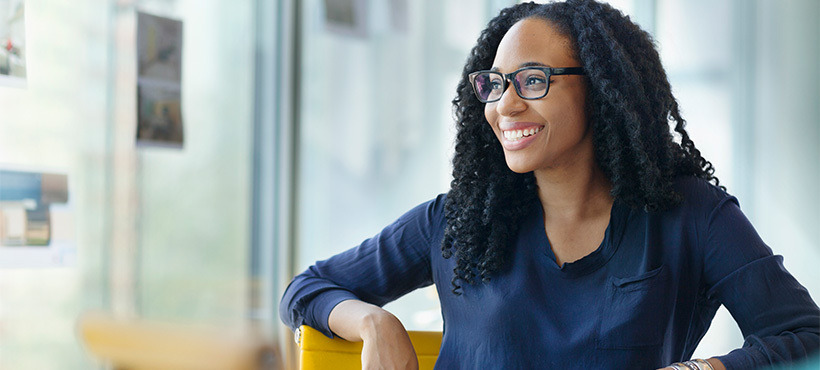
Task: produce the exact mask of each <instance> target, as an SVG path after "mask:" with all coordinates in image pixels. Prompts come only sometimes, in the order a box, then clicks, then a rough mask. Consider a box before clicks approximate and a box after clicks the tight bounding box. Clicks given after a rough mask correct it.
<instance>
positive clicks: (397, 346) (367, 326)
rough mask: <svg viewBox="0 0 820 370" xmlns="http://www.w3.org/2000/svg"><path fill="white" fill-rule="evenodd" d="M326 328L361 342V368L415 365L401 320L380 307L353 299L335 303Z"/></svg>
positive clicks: (405, 367)
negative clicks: (328, 327)
mask: <svg viewBox="0 0 820 370" xmlns="http://www.w3.org/2000/svg"><path fill="white" fill-rule="evenodd" d="M328 324H329V326H330V330H332V331H333V332H334V333H336V335H338V336H340V337H342V338H344V339H347V340H349V341H353V342H355V341H360V340H361V341H364V343H363V347H362V369H411V370H416V369H418V368H419V364H418V359H417V358H416V351H415V349H413V344H412V343H410V337H409V336H408V335H407V330H405V329H404V326H403V325H402V324H401V321H399V319H397V318H396V316H393V314H391V313H390V312H387V311H385V310H383V309H382V308H381V307H378V306H374V305H372V304H369V303H365V302H362V301H357V300H347V301H344V302H342V303H339V304H338V305H336V307H334V308H333V310H331V311H330V317H328Z"/></svg>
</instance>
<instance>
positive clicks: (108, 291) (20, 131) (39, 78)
mask: <svg viewBox="0 0 820 370" xmlns="http://www.w3.org/2000/svg"><path fill="white" fill-rule="evenodd" d="M9 3H12V4H13V3H23V1H14V0H0V25H2V24H3V21H4V20H5V19H6V17H7V16H8V12H6V8H7V7H8V4H9ZM254 6H255V3H254V2H251V1H243V2H229V1H219V2H199V1H193V0H175V1H159V0H157V1H143V2H134V1H127V0H117V1H106V2H100V1H91V0H77V1H71V2H65V1H56V0H43V1H25V22H26V23H25V30H26V38H25V52H26V70H27V79H26V84H25V86H24V88H19V87H9V86H6V85H2V84H0V171H3V170H8V169H12V170H19V171H30V172H33V173H56V174H64V175H65V176H67V189H68V190H67V192H68V195H67V201H66V202H65V203H60V204H52V205H51V208H50V210H51V212H50V220H51V230H52V234H51V236H52V237H51V240H52V243H51V244H50V245H48V246H41V247H40V248H41V249H39V250H34V251H35V252H37V251H39V252H44V253H40V254H39V255H37V256H35V255H34V254H31V253H30V254H28V255H27V256H28V257H27V258H28V259H15V260H10V259H9V258H7V257H8V256H9V254H8V253H6V252H9V250H10V249H11V248H17V249H14V250H12V251H13V252H21V253H22V252H25V251H27V250H31V249H30V248H29V249H23V248H18V247H10V246H5V245H0V253H3V254H0V368H2V369H15V370H27V369H32V370H34V369H93V368H95V366H96V367H101V366H100V365H101V364H99V363H97V362H95V361H94V360H92V358H91V357H90V355H89V354H88V353H86V351H85V349H84V348H83V347H82V345H81V344H80V343H79V341H78V337H77V328H76V325H77V318H78V317H79V316H80V315H81V314H82V313H84V312H86V311H88V310H106V311H114V312H118V313H130V314H138V315H141V316H144V317H148V318H152V319H162V320H173V321H198V322H202V321H207V322H219V323H226V322H228V323H234V322H239V321H242V320H245V319H246V317H247V313H248V306H249V303H248V297H249V295H248V289H249V281H248V273H249V271H248V269H249V261H248V258H249V250H250V240H249V233H250V229H251V227H250V217H251V210H250V204H251V199H250V198H251V194H250V192H251V181H252V176H251V171H252V168H251V165H252V161H251V150H252V148H251V144H252V141H251V133H252V131H253V129H252V128H253V102H254V97H253V84H254V80H255V78H254V60H253V58H254V50H255V44H254V42H255V40H256V37H255V29H254V23H255V22H254V19H255V15H254ZM137 10H141V11H145V12H149V13H151V14H156V15H159V16H164V17H170V18H174V19H177V20H181V21H182V22H183V25H184V26H183V27H184V29H183V35H184V37H183V59H182V63H183V76H182V104H181V105H182V110H181V113H182V120H183V125H184V144H183V146H182V148H176V149H174V148H158V147H136V146H135V135H136V131H137V130H136V106H137V100H136V55H135V50H136V43H135V42H136V32H135V27H136V22H135V20H136V16H135V14H136V11H137ZM4 31H5V29H4V28H3V26H0V40H5V38H4V36H5V33H4ZM4 46H5V44H4ZM6 185H8V183H6ZM3 186H4V185H3V184H0V188H2V187H3ZM26 202H28V201H27V200H19V201H18V200H16V201H13V202H6V201H0V208H4V207H6V206H9V207H11V208H14V207H17V205H18V204H22V205H23V206H25V205H26V204H27V203H26ZM23 206H21V207H23ZM17 208H19V209H22V208H20V207H17ZM0 212H3V210H2V209H0ZM13 212H14V211H12V212H11V213H13ZM11 213H8V212H7V215H9V214H11ZM35 221H42V220H41V219H37V220H35ZM61 238H64V239H65V240H68V241H69V244H70V245H71V246H72V247H71V248H66V249H65V250H64V251H65V253H62V254H60V253H46V252H48V251H53V250H55V248H54V246H55V244H54V243H53V242H54V240H55V239H59V240H62V239H61ZM43 256H45V258H41V257H43Z"/></svg>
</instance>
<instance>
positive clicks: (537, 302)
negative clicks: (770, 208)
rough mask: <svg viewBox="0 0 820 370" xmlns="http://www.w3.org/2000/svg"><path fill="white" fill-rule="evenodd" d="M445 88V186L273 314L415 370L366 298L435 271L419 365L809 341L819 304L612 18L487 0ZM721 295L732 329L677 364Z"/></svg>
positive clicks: (394, 292)
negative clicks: (434, 342) (474, 36)
mask: <svg viewBox="0 0 820 370" xmlns="http://www.w3.org/2000/svg"><path fill="white" fill-rule="evenodd" d="M562 72H563V73H562ZM568 72H571V73H568ZM511 86H512V88H510V87H511ZM457 94H458V95H457V97H456V98H455V99H454V100H453V104H454V106H455V111H456V119H457V123H456V124H457V129H458V133H457V138H456V145H455V155H454V158H453V167H454V170H453V177H454V179H453V181H452V183H451V188H450V190H449V192H448V193H447V194H442V195H440V196H438V197H437V198H435V199H433V200H431V201H429V202H426V203H423V204H421V205H419V206H417V207H416V208H414V209H412V210H410V211H409V212H407V213H406V214H404V215H403V216H401V217H400V218H399V219H398V220H397V221H396V222H394V223H393V224H391V225H389V226H387V227H386V228H384V229H383V230H382V231H381V232H380V233H379V234H377V235H376V236H375V237H373V238H371V239H368V240H365V241H364V242H362V243H361V244H360V245H359V246H358V247H356V248H353V249H351V250H348V251H346V252H343V253H341V254H338V255H336V256H333V257H331V258H330V259H328V260H325V261H319V262H317V263H316V264H315V265H313V266H311V267H310V268H308V269H307V270H306V271H305V272H303V273H302V274H300V275H298V276H297V277H295V278H294V280H293V282H292V283H291V285H290V286H289V287H288V289H287V291H286V292H285V295H284V297H283V299H282V302H281V306H280V316H281V318H282V319H283V321H285V322H286V323H287V324H288V325H289V326H291V327H292V328H296V327H298V326H299V325H303V324H306V325H310V326H313V327H315V328H317V329H319V330H320V331H322V332H323V333H325V334H326V335H328V336H334V335H338V336H340V337H342V338H345V339H348V340H356V341H359V340H362V341H364V343H363V351H362V361H363V365H364V367H365V368H367V367H368V366H372V365H379V366H384V367H388V368H392V367H397V368H414V367H415V366H417V364H416V363H415V361H414V359H415V356H413V348H412V346H410V344H409V343H410V342H409V339H408V337H407V334H406V332H405V330H404V327H403V325H402V323H401V322H399V321H398V320H397V319H396V318H395V317H394V316H393V315H392V314H390V313H389V312H387V311H385V310H383V309H382V308H380V306H382V305H384V304H385V303H387V302H390V301H392V300H394V299H396V298H397V297H400V296H402V295H404V294H406V293H408V292H410V291H412V290H414V289H417V288H419V287H424V286H428V285H432V284H435V286H436V289H437V291H438V295H439V300H440V302H441V310H442V316H443V319H444V322H445V331H444V334H443V338H442V345H441V351H440V354H439V357H438V360H437V363H436V367H437V368H444V369H474V368H485V367H487V366H488V365H489V366H495V367H505V368H559V367H566V368H607V369H612V368H640V369H652V368H661V367H664V366H669V367H672V368H684V367H688V368H690V369H710V368H714V369H723V368H724V367H725V368H733V369H746V368H757V367H760V366H765V365H768V364H772V363H777V362H786V363H788V362H791V361H795V360H798V359H801V358H805V357H806V356H808V355H810V354H811V353H813V352H815V351H816V350H817V348H818V346H819V345H820V328H818V323H820V309H818V307H817V305H816V304H815V303H814V302H813V301H812V299H811V297H810V296H809V295H808V293H807V291H806V290H805V288H803V287H802V286H801V285H800V284H799V283H798V282H797V281H796V280H795V279H794V278H793V277H792V276H791V275H790V274H789V273H788V272H787V271H786V270H785V268H784V267H783V263H782V261H783V259H782V257H780V256H775V255H773V253H772V251H771V249H769V247H768V246H766V244H764V242H763V241H762V240H761V239H760V237H759V236H758V234H757V233H756V231H755V229H754V227H753V226H752V225H751V223H750V222H749V221H748V220H747V219H746V217H745V216H744V214H743V213H742V212H741V211H740V208H739V206H738V201H737V199H736V198H735V197H733V196H732V195H729V194H728V193H727V192H726V190H725V189H724V188H723V187H721V186H720V184H719V182H718V179H717V178H716V177H715V176H714V170H713V168H712V165H711V163H710V162H709V161H707V160H706V159H705V158H704V157H703V156H702V155H701V153H700V151H699V150H698V149H697V148H696V146H695V144H694V142H693V141H692V140H691V138H690V137H689V134H688V132H687V130H686V128H685V121H684V120H683V118H682V116H681V113H680V109H679V107H678V104H677V101H676V100H675V97H674V96H673V95H672V91H671V88H670V85H669V82H668V79H667V77H666V72H665V71H664V69H663V66H662V65H661V62H660V58H659V55H658V52H657V50H656V49H655V46H654V44H653V41H652V39H651V37H650V36H649V34H648V33H646V32H645V31H643V30H641V29H640V28H639V27H638V26H637V25H635V24H634V23H633V22H632V21H631V20H630V19H629V18H628V17H625V16H624V15H623V14H621V13H620V12H619V11H617V10H614V9H613V8H611V7H610V6H608V5H606V4H602V3H599V2H596V1H592V0H569V1H566V2H556V3H550V4H545V5H538V4H532V3H528V4H521V5H517V6H513V7H510V8H508V9H505V10H503V11H501V13H500V14H499V15H498V16H497V17H496V18H494V19H493V20H492V21H490V23H489V24H488V26H487V28H486V29H485V30H484V31H483V32H482V33H481V36H480V37H479V39H478V42H477V44H476V46H475V47H474V48H473V50H472V52H471V54H470V57H469V58H468V60H467V63H466V65H465V66H464V69H463V73H462V77H461V80H460V82H459V84H458V87H457ZM670 124H671V125H670ZM676 138H677V139H676ZM721 305H725V306H726V307H727V308H728V309H729V311H730V312H732V314H733V316H734V318H735V319H736V321H737V323H738V325H739V326H740V328H741V330H742V331H743V333H744V335H745V336H746V342H745V344H744V345H743V347H742V348H739V349H736V350H734V351H732V352H731V353H728V354H721V353H714V354H712V356H714V357H712V358H709V359H708V360H704V359H695V360H692V359H691V357H692V354H693V351H694V349H695V347H696V346H697V344H698V342H699V341H700V338H702V337H703V335H704V333H705V332H706V331H707V329H708V327H709V323H710V322H711V320H712V318H713V317H714V315H715V312H716V310H717V309H718V307H720V306H721ZM739 344H740V343H738V345H739ZM680 361H686V363H685V364H684V363H682V362H680Z"/></svg>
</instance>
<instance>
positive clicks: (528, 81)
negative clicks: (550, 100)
mask: <svg viewBox="0 0 820 370" xmlns="http://www.w3.org/2000/svg"><path fill="white" fill-rule="evenodd" d="M515 88H516V90H518V92H519V93H520V94H521V97H522V98H527V99H538V98H542V97H544V95H547V89H548V88H549V77H547V75H546V74H545V73H544V71H543V70H540V69H522V70H520V71H519V72H518V73H517V74H516V75H515Z"/></svg>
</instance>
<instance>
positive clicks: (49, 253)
mask: <svg viewBox="0 0 820 370" xmlns="http://www.w3.org/2000/svg"><path fill="white" fill-rule="evenodd" d="M76 255H77V253H76V243H75V241H74V213H73V211H72V209H71V207H70V204H69V196H68V175H66V174H64V173H59V172H56V171H39V170H35V169H19V168H13V169H12V168H8V167H3V168H0V268H35V267H67V266H72V265H74V263H75V260H76Z"/></svg>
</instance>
